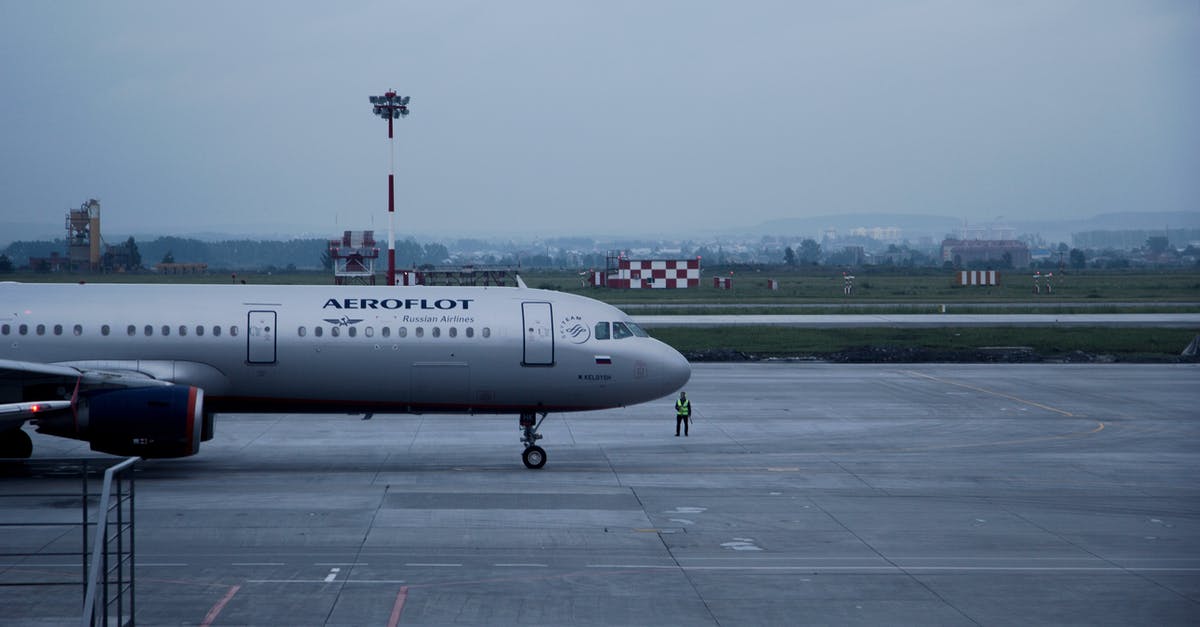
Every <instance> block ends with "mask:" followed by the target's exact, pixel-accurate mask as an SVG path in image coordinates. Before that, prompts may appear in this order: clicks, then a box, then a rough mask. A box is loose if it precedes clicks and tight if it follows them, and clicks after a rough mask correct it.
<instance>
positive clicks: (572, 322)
mask: <svg viewBox="0 0 1200 627" xmlns="http://www.w3.org/2000/svg"><path fill="white" fill-rule="evenodd" d="M558 334H559V335H560V336H561V337H562V339H564V340H567V341H568V342H571V343H574V344H583V343H584V342H586V341H588V340H589V339H591V337H592V332H591V331H590V330H589V329H588V328H587V326H586V325H584V324H583V318H582V317H581V316H567V317H566V318H563V319H562V322H559V323H558Z"/></svg>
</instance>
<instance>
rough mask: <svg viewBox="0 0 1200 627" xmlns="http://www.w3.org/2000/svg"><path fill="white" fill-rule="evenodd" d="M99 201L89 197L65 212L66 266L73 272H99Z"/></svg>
mask: <svg viewBox="0 0 1200 627" xmlns="http://www.w3.org/2000/svg"><path fill="white" fill-rule="evenodd" d="M101 241H102V240H101V239H100V201H99V200H96V199H95V198H89V199H88V201H87V202H85V203H83V204H82V205H80V207H79V208H78V209H71V210H69V211H68V212H67V267H68V269H69V270H71V271H73V272H80V271H84V272H88V271H90V272H99V271H100V269H101V267H100V261H101V252H100V251H101Z"/></svg>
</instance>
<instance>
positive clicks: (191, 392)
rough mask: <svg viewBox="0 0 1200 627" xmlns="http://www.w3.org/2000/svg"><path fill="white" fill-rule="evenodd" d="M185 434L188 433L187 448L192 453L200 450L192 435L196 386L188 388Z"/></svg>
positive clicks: (193, 432)
mask: <svg viewBox="0 0 1200 627" xmlns="http://www.w3.org/2000/svg"><path fill="white" fill-rule="evenodd" d="M187 412H188V413H187V434H188V449H189V450H190V451H191V452H192V454H193V455H194V454H195V453H196V452H197V451H199V450H200V448H199V446H198V444H199V443H198V442H196V441H195V439H194V438H193V437H192V435H193V434H195V432H196V388H195V387H190V388H188V409H187Z"/></svg>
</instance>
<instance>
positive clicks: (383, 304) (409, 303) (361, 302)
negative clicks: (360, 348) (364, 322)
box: [321, 298, 475, 311]
mask: <svg viewBox="0 0 1200 627" xmlns="http://www.w3.org/2000/svg"><path fill="white" fill-rule="evenodd" d="M473 302H475V299H473V298H437V299H432V298H330V299H329V300H326V301H325V304H324V305H322V306H321V309H409V310H412V309H426V310H428V309H434V310H442V311H445V310H447V309H457V310H459V311H467V310H468V309H470V308H471V303H473Z"/></svg>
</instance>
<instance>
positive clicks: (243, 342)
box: [0, 283, 691, 468]
mask: <svg viewBox="0 0 1200 627" xmlns="http://www.w3.org/2000/svg"><path fill="white" fill-rule="evenodd" d="M690 376H691V367H690V366H689V364H688V362H687V360H686V359H684V358H683V356H682V355H680V354H679V353H678V352H677V351H675V350H674V349H672V348H671V347H670V346H667V345H666V344H663V343H662V342H659V341H657V340H655V339H652V338H650V337H648V336H647V335H646V333H645V332H644V331H642V329H640V328H639V327H638V326H637V325H636V324H634V323H633V321H632V320H630V318H629V316H627V315H625V314H624V313H622V312H621V311H620V310H618V309H616V308H614V307H612V306H609V305H607V304H605V303H601V302H599V301H596V300H592V299H590V298H584V297H582V296H576V295H572V294H564V293H560V292H553V291H546V290H537V289H529V288H527V287H525V286H524V284H523V283H522V284H520V286H519V287H402V288H388V287H365V286H364V287H332V286H329V287H324V286H278V285H276V286H247V285H102V284H86V285H85V284H22V283H0V457H29V456H30V455H31V454H32V448H33V447H32V441H31V439H30V437H29V435H28V433H26V432H25V431H24V430H23V429H22V428H21V427H22V426H23V425H24V423H25V422H26V421H29V420H32V421H33V424H34V425H35V426H36V428H37V431H38V432H39V433H46V434H51V435H56V436H62V437H67V438H74V439H77V440H84V441H87V442H89V443H90V444H91V448H92V449H93V450H97V451H103V452H107V453H112V454H117V455H140V456H142V457H183V456H187V455H194V454H195V453H197V452H198V451H199V447H200V442H201V441H205V440H209V439H211V438H212V435H213V414H214V413H220V412H247V413H277V412H320V413H328V412H365V413H367V414H368V415H369V414H371V413H375V412H380V413H426V412H443V413H467V414H480V413H482V414H517V415H519V416H520V421H519V426H520V428H521V432H522V437H521V442H522V443H523V444H524V446H525V450H524V453H523V455H522V461H523V462H524V463H525V465H526V466H527V467H529V468H541V467H542V465H544V464H545V463H546V452H545V451H544V450H543V449H542V448H541V447H539V446H537V444H536V442H537V440H539V439H540V438H541V437H542V436H541V434H539V433H538V432H537V431H538V427H539V426H540V425H541V422H542V420H544V419H545V416H546V414H547V412H552V411H560V412H561V411H582V410H592V409H605V408H612V407H621V406H625V405H631V404H635V403H641V402H645V401H649V400H653V399H656V398H661V397H663V396H665V395H668V394H671V393H673V392H675V391H676V390H678V389H679V388H681V387H682V386H683V385H684V384H685V383H686V382H687V380H688V378H689V377H690ZM538 415H540V416H541V420H539V419H537V416H538Z"/></svg>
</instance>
